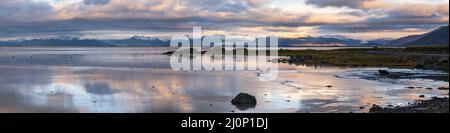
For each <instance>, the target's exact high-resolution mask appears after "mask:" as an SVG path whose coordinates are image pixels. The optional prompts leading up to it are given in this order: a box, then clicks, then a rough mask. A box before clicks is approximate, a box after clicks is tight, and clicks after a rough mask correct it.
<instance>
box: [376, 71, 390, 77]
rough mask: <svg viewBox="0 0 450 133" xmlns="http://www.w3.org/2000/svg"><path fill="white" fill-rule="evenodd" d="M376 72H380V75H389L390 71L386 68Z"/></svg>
mask: <svg viewBox="0 0 450 133" xmlns="http://www.w3.org/2000/svg"><path fill="white" fill-rule="evenodd" d="M378 73H380V75H382V76H388V75H390V73H389V72H388V71H387V70H378Z"/></svg>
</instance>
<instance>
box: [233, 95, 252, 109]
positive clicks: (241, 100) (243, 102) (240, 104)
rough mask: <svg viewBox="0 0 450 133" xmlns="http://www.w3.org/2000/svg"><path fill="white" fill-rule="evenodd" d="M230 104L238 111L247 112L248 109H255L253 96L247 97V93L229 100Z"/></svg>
mask: <svg viewBox="0 0 450 133" xmlns="http://www.w3.org/2000/svg"><path fill="white" fill-rule="evenodd" d="M231 104H233V105H234V106H236V108H238V109H239V110H247V109H249V108H255V107H256V98H255V96H252V95H249V94H247V93H239V94H238V95H237V96H236V97H234V98H233V100H231Z"/></svg>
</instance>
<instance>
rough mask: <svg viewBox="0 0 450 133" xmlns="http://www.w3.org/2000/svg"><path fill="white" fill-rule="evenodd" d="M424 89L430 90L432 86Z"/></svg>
mask: <svg viewBox="0 0 450 133" xmlns="http://www.w3.org/2000/svg"><path fill="white" fill-rule="evenodd" d="M425 89H427V90H432V89H433V88H430V87H428V88H425Z"/></svg>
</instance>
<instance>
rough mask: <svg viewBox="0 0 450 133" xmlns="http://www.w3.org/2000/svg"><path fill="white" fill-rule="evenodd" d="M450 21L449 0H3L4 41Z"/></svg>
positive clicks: (335, 29)
mask: <svg viewBox="0 0 450 133" xmlns="http://www.w3.org/2000/svg"><path fill="white" fill-rule="evenodd" d="M448 23H449V0H0V40H12V39H22V38H23V39H32V38H43V37H53V36H73V37H79V38H90V39H116V38H127V37H130V36H133V35H141V36H153V37H170V36H172V35H174V34H192V33H191V32H192V28H193V27H194V26H200V27H202V29H203V32H204V34H206V35H208V34H231V33H233V34H244V35H277V36H280V37H287V38H288V37H289V38H293V37H304V36H324V35H340V36H346V37H349V38H355V39H362V40H370V39H378V38H398V37H403V36H407V35H414V34H422V33H425V32H429V31H431V30H433V29H436V28H438V27H439V26H445V25H448Z"/></svg>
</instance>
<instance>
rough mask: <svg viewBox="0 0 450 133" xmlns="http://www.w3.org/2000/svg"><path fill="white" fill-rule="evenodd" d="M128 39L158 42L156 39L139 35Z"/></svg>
mask: <svg viewBox="0 0 450 133" xmlns="http://www.w3.org/2000/svg"><path fill="white" fill-rule="evenodd" d="M129 39H134V40H159V39H158V38H154V37H146V36H139V35H134V36H132V37H131V38H129Z"/></svg>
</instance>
